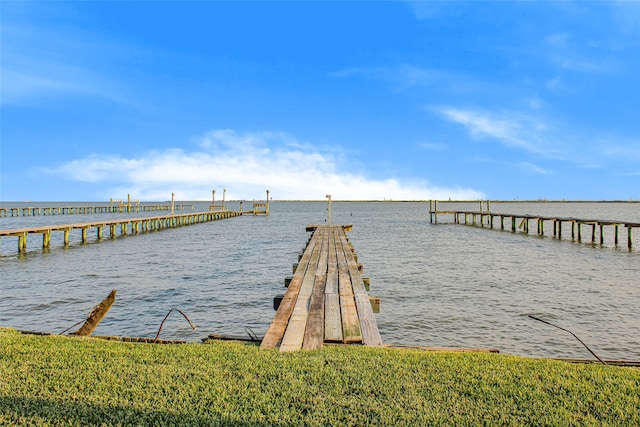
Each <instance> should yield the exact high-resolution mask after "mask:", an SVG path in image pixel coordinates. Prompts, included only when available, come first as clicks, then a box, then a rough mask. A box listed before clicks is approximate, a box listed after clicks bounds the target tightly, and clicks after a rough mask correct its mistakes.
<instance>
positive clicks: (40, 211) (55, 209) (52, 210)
mask: <svg viewBox="0 0 640 427" xmlns="http://www.w3.org/2000/svg"><path fill="white" fill-rule="evenodd" d="M188 207H190V208H191V209H193V205H184V204H180V205H174V209H175V210H184V209H187V208H188ZM170 210H171V205H170V204H167V205H164V204H162V205H152V204H131V205H127V204H116V205H101V206H89V205H86V206H21V207H9V208H0V217H3V218H6V217H18V216H41V215H42V216H45V215H49V216H52V215H73V214H98V213H135V212H155V211H170Z"/></svg>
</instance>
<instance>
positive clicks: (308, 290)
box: [280, 229, 326, 351]
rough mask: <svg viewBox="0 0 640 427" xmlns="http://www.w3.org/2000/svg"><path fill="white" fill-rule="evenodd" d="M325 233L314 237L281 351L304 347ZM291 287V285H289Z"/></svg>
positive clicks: (317, 231)
mask: <svg viewBox="0 0 640 427" xmlns="http://www.w3.org/2000/svg"><path fill="white" fill-rule="evenodd" d="M323 235H326V230H322V229H321V230H316V232H315V233H314V235H313V237H314V238H315V240H316V244H315V247H314V248H313V252H312V253H311V259H310V261H309V265H308V266H307V271H306V273H305V275H304V277H303V279H302V285H301V286H300V291H299V292H298V298H297V300H296V303H295V306H294V308H293V312H292V313H291V318H290V319H289V324H288V325H287V329H286V331H285V333H284V336H283V337H282V343H281V344H280V351H296V350H300V349H301V348H302V344H303V341H304V332H305V329H306V325H307V317H308V315H309V305H310V303H311V295H312V293H313V284H314V282H315V275H316V270H317V268H318V261H319V259H320V249H321V247H322V243H323V242H322V239H323ZM305 253H306V252H305ZM289 287H291V285H289Z"/></svg>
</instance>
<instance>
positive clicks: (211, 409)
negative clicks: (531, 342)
mask: <svg viewBox="0 0 640 427" xmlns="http://www.w3.org/2000/svg"><path fill="white" fill-rule="evenodd" d="M132 424H134V425H305V426H307V425H310V426H313V425H354V426H359V425H407V426H409V425H411V426H414V425H452V424H454V425H532V426H543V425H562V426H564V425H594V426H600V425H611V426H625V425H626V426H638V425H640V370H638V369H634V368H620V367H611V366H602V365H574V364H568V363H564V362H557V361H550V360H533V359H526V358H521V357H514V356H506V355H496V354H486V353H446V352H425V351H420V350H406V349H384V348H367V347H360V346H331V347H325V348H324V349H323V350H321V351H313V352H309V351H299V352H295V353H286V354H280V353H279V352H278V351H272V350H260V349H259V348H257V347H255V346H253V345H250V344H243V343H236V342H216V343H212V344H202V345H200V344H184V345H153V344H134V343H122V342H113V341H103V340H99V339H92V338H79V337H63V336H33V335H22V334H20V333H18V332H16V331H15V330H12V329H0V425H107V426H110V425H132Z"/></svg>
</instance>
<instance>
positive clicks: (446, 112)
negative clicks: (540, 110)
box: [435, 107, 562, 158]
mask: <svg viewBox="0 0 640 427" xmlns="http://www.w3.org/2000/svg"><path fill="white" fill-rule="evenodd" d="M435 111H436V112H437V113H438V114H440V115H441V116H442V117H444V118H445V119H446V120H448V121H451V122H454V123H457V124H460V125H462V126H464V127H465V128H466V129H467V130H468V131H469V133H470V134H471V136H472V137H474V138H479V139H481V138H490V139H496V140H498V141H500V143H502V144H503V145H505V146H508V147H512V148H519V149H522V150H525V151H528V152H530V153H534V154H539V155H543V156H545V157H550V158H561V157H562V156H561V155H560V153H559V151H558V150H557V149H556V148H550V146H549V142H548V141H549V140H550V138H549V135H548V126H547V125H546V124H545V123H544V122H543V121H541V120H539V119H536V118H534V117H531V116H527V115H525V114H521V113H506V112H499V113H495V112H494V113H489V112H486V111H476V110H465V109H459V108H453V107H439V108H435Z"/></svg>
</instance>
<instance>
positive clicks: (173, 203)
mask: <svg viewBox="0 0 640 427" xmlns="http://www.w3.org/2000/svg"><path fill="white" fill-rule="evenodd" d="M173 197H174V194H173V193H171V215H173V213H174V211H175V202H174V200H173Z"/></svg>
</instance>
